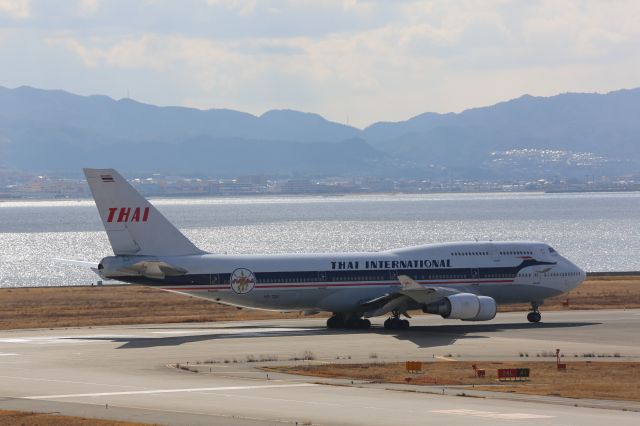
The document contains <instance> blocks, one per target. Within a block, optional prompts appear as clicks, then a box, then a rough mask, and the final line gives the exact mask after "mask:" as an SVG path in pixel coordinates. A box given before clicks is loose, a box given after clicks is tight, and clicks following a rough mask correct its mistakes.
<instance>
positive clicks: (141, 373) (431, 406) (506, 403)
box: [0, 310, 640, 425]
mask: <svg viewBox="0 0 640 426" xmlns="http://www.w3.org/2000/svg"><path fill="white" fill-rule="evenodd" d="M382 320H383V318H381V319H378V321H377V322H374V325H375V327H374V328H372V329H371V330H367V331H335V330H331V331H329V330H326V329H325V328H324V320H318V319H299V320H280V321H278V320H276V321H252V322H233V323H193V324H158V325H144V326H117V327H98V328H95V327H94V328H78V329H51V330H16V331H3V332H0V396H1V397H2V398H1V399H0V408H6V409H21V410H34V411H47V412H60V413H62V414H68V415H82V416H88V417H100V418H111V419H123V420H134V421H140V422H150V423H164V424H189V425H194V424H279V423H291V424H295V423H296V422H298V424H353V425H355V424H367V425H389V424H394V423H397V424H403V425H413V424H416V425H417V424H421V425H422V424H425V422H434V423H435V422H438V423H440V422H445V423H447V424H454V425H469V424H474V425H476V424H504V425H510V424H533V423H536V424H540V423H542V424H545V425H547V424H549V425H570V424H575V425H596V424H597V425H600V424H602V423H603V422H615V424H616V425H626V424H629V425H631V424H637V423H638V421H639V420H640V414H639V413H638V412H633V411H623V410H622V409H616V408H623V407H624V408H627V409H631V410H633V409H636V408H638V409H640V404H638V403H632V402H629V403H622V404H619V406H618V405H616V404H617V403H615V402H611V403H605V404H601V405H598V404H600V403H598V402H594V403H593V404H591V403H590V402H589V401H582V400H565V399H562V398H552V397H515V398H514V399H509V398H510V397H509V395H505V394H495V396H491V395H493V394H490V395H489V397H488V398H468V397H466V398H465V397H461V396H456V394H457V393H459V391H457V390H456V389H445V390H444V393H445V394H444V395H442V394H430V393H419V392H405V391H402V390H406V389H411V387H408V386H404V387H403V386H396V387H395V389H391V388H394V387H393V386H384V385H367V384H359V383H354V385H355V386H351V384H350V383H348V382H346V381H336V380H333V381H332V380H326V381H322V380H317V379H312V378H305V377H299V376H287V375H278V374H271V375H269V377H267V374H266V373H265V372H264V371H261V370H258V369H256V368H255V367H256V366H260V365H269V364H274V363H286V364H290V363H295V362H337V361H339V362H358V361H361V362H370V361H372V360H375V361H404V360H409V359H411V360H425V361H429V360H434V359H460V360H479V361H482V360H490V359H491V360H495V359H513V360H516V359H517V360H522V358H521V357H520V353H527V354H528V355H529V357H530V358H531V360H532V362H534V361H535V359H536V355H537V354H542V353H545V352H551V351H555V349H556V348H560V349H561V350H562V352H563V353H565V354H566V356H567V357H569V358H567V359H569V360H570V358H571V357H573V355H574V354H577V355H581V354H584V353H596V354H609V355H612V354H616V353H618V354H620V355H621V356H622V357H623V358H622V359H624V360H637V361H640V332H639V331H638V330H640V328H639V327H638V326H639V324H640V310H607V311H566V312H546V313H544V316H543V321H544V322H543V323H541V324H537V325H536V324H529V323H527V322H526V320H525V313H505V314H499V315H498V317H497V318H496V319H495V320H493V321H490V322H488V323H465V322H459V321H447V320H443V319H440V318H439V317H436V316H421V317H417V318H414V319H412V329H410V330H408V331H387V330H384V329H383V328H382V327H381V326H380V325H381V322H382ZM304 356H307V357H310V358H314V359H313V360H310V361H293V359H294V358H302V357H304ZM276 358H277V359H278V361H268V360H273V359H276ZM540 359H542V358H540ZM615 359H616V358H609V359H608V360H615ZM248 360H258V361H259V360H263V362H247V361H248ZM205 361H208V362H210V364H206V368H203V367H202V364H201V369H202V371H203V372H201V373H198V374H196V373H191V372H188V371H183V370H179V369H176V368H172V367H169V365H170V364H176V363H179V364H181V365H186V364H187V363H189V365H193V364H196V363H197V362H200V363H202V362H205ZM209 369H210V370H209ZM344 385H348V386H344ZM405 388H406V389H405ZM390 389H391V390H390ZM414 390H415V389H414ZM426 391H433V390H432V389H431V390H429V389H426ZM574 404H577V405H578V406H577V407H576V406H574ZM590 405H592V406H606V407H607V409H603V408H589V406H590Z"/></svg>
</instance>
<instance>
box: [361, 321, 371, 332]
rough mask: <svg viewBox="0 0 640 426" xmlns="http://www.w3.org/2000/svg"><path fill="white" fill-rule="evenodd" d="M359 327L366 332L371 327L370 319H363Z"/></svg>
mask: <svg viewBox="0 0 640 426" xmlns="http://www.w3.org/2000/svg"><path fill="white" fill-rule="evenodd" d="M359 325H360V328H362V329H363V330H366V329H368V328H370V327H371V321H369V320H368V319H361V320H360V323H359Z"/></svg>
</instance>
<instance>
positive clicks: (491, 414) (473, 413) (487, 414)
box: [431, 408, 554, 420]
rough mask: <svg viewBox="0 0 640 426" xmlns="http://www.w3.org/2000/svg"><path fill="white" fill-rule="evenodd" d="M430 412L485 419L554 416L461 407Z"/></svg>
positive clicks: (524, 418)
mask: <svg viewBox="0 0 640 426" xmlns="http://www.w3.org/2000/svg"><path fill="white" fill-rule="evenodd" d="M431 412H432V413H438V414H454V415H458V416H467V417H482V418H487V419H499V420H527V419H550V418H552V417H554V416H546V415H544V414H531V413H499V412H497V411H478V410H465V409H463V408H460V409H456V410H433V411H431Z"/></svg>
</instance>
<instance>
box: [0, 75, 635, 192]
mask: <svg viewBox="0 0 640 426" xmlns="http://www.w3.org/2000/svg"><path fill="white" fill-rule="evenodd" d="M638 117H640V89H631V90H619V91H614V92H610V93H607V94H595V93H566V94H560V95H556V96H552V97H534V96H529V95H525V96H522V97H519V98H517V99H513V100H510V101H507V102H502V103H498V104H496V105H492V106H487V107H482V108H474V109H469V110H466V111H463V112H461V113H449V114H437V113H425V114H421V115H418V116H416V117H413V118H411V119H409V120H406V121H401V122H379V123H375V124H372V125H371V126H368V127H366V128H365V129H358V128H355V127H351V126H347V125H344V124H339V123H334V122H331V121H328V120H326V119H324V118H323V117H321V116H320V115H317V114H312V113H303V112H299V111H293V110H272V111H268V112H266V113H264V114H262V115H261V116H254V115H251V114H248V113H244V112H239V111H234V110H229V109H210V110H199V109H194V108H185V107H158V106H154V105H149V104H145V103H141V102H137V101H134V100H131V99H128V98H125V99H120V100H114V99H111V98H109V97H106V96H79V95H74V94H71V93H68V92H64V91H59V90H41V89H36V88H31V87H25V86H23V87H18V88H15V89H8V88H3V87H0V166H3V167H9V168H14V169H19V170H24V171H34V172H45V173H78V174H79V173H80V172H79V171H80V169H81V168H82V167H86V166H91V167H117V168H120V169H122V170H124V171H132V172H133V171H135V172H142V171H148V172H161V173H178V174H186V175H194V176H207V177H212V176H239V175H246V174H279V175H299V176H318V175H342V176H354V175H360V176H362V175H367V176H393V177H398V176H402V177H420V178H432V179H451V178H468V179H475V178H501V179H505V178H506V179H508V178H515V177H518V178H548V177H553V176H569V177H571V176H584V175H585V174H624V173H637V172H638V171H639V170H640V149H639V145H638V144H639V143H640V120H638Z"/></svg>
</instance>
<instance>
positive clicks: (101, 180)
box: [84, 169, 203, 256]
mask: <svg viewBox="0 0 640 426" xmlns="http://www.w3.org/2000/svg"><path fill="white" fill-rule="evenodd" d="M84 174H85V176H86V177H87V182H88V183H89V187H90V188H91V193H92V194H93V199H94V200H95V202H96V206H97V207H98V211H99V213H100V218H101V219H102V223H103V224H104V228H105V230H106V231H107V235H108V236H109V241H110V242H111V247H112V248H113V252H114V253H115V254H116V255H148V256H183V255H190V254H202V253H203V251H202V250H200V249H198V248H197V247H196V246H195V245H193V243H192V242H191V241H189V240H188V239H187V237H185V236H184V235H182V233H181V232H180V231H179V230H178V229H177V228H176V227H175V226H173V225H172V224H171V223H170V222H169V221H168V220H167V219H166V218H165V217H164V216H162V214H160V212H159V211H158V210H157V209H156V208H155V207H154V206H153V205H151V203H149V202H148V201H147V200H146V199H145V198H144V197H142V195H140V193H138V191H136V190H135V189H134V188H133V186H131V185H130V184H129V182H127V181H126V180H125V179H124V178H123V177H122V176H120V174H119V173H118V172H116V171H115V170H113V169H84Z"/></svg>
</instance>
